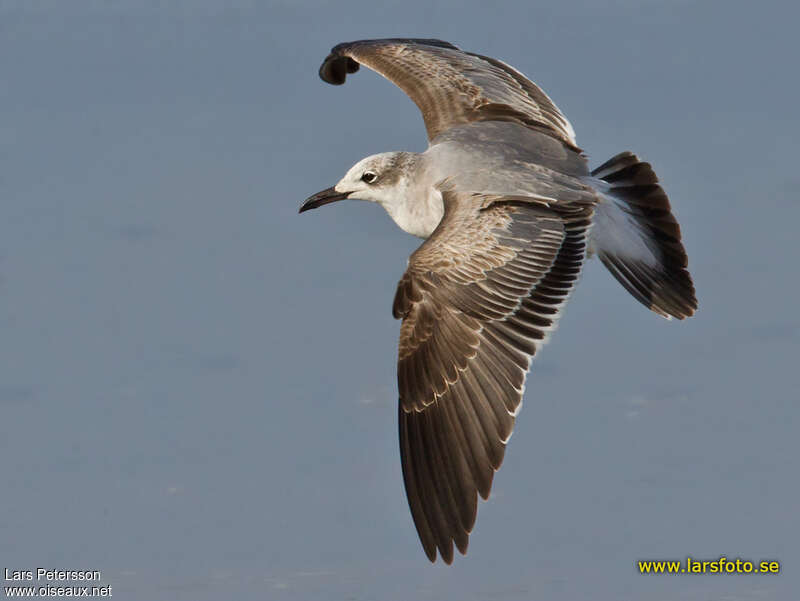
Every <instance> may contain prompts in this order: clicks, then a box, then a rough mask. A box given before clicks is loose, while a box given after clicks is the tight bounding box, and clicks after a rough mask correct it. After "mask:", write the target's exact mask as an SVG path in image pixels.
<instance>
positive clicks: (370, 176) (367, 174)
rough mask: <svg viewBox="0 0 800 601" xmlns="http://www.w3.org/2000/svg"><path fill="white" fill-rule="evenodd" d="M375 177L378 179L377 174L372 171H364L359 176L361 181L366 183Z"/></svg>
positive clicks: (372, 180) (369, 182)
mask: <svg viewBox="0 0 800 601" xmlns="http://www.w3.org/2000/svg"><path fill="white" fill-rule="evenodd" d="M376 179H378V176H377V175H376V174H375V173H373V172H372V171H365V172H364V175H362V176H361V181H362V182H364V183H367V184H371V183H372V182H374V181H375V180H376Z"/></svg>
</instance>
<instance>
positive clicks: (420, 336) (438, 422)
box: [394, 192, 592, 563]
mask: <svg viewBox="0 0 800 601" xmlns="http://www.w3.org/2000/svg"><path fill="white" fill-rule="evenodd" d="M443 197H444V201H445V215H444V217H443V219H442V222H441V223H440V225H439V227H438V228H437V230H436V231H435V232H434V233H433V235H432V236H431V237H430V238H429V239H428V240H427V241H426V242H425V243H424V244H423V245H422V246H421V247H420V248H419V249H418V250H417V251H416V252H415V253H414V254H413V255H412V256H411V259H410V261H409V266H408V270H407V271H406V273H405V275H404V276H403V279H402V280H401V281H400V283H399V285H398V288H397V294H396V296H395V302H394V315H395V317H398V318H400V317H402V318H403V324H402V326H401V329H400V344H399V362H398V385H399V396H400V409H399V429H400V454H401V459H402V466H403V478H404V481H405V486H406V494H407V496H408V503H409V506H410V508H411V514H412V516H413V518H414V523H415V525H416V527H417V532H418V533H419V537H420V540H421V542H422V546H423V548H424V549H425V553H426V554H427V555H428V558H429V559H430V560H431V561H435V559H436V550H437V548H438V550H439V553H440V554H441V556H442V559H444V561H445V562H447V563H451V562H452V560H453V543H454V542H455V546H456V547H457V548H458V549H459V551H461V553H465V552H466V550H467V544H468V537H469V533H470V531H471V530H472V527H473V525H474V523H475V517H476V514H477V496H478V494H479V493H480V495H481V497H483V498H484V499H486V498H487V497H488V496H489V492H490V489H491V485H492V478H493V476H494V472H495V471H496V470H497V469H498V468H499V467H500V464H501V462H502V460H503V454H504V452H505V445H506V442H507V441H508V439H509V437H510V436H511V431H512V428H513V426H514V418H515V415H516V414H517V412H518V411H519V408H520V405H521V402H522V393H523V389H524V384H525V376H526V375H527V372H528V368H529V365H530V360H531V358H532V357H533V355H534V354H535V353H536V351H537V349H538V348H539V347H540V346H541V345H542V344H543V343H544V342H545V339H546V337H547V335H548V334H549V332H550V331H552V330H553V329H554V328H555V326H556V322H557V320H558V317H559V314H560V311H561V308H562V306H563V305H564V303H565V302H566V300H567V298H568V296H569V293H570V291H571V290H572V287H573V285H574V284H575V282H576V281H577V278H578V275H579V273H580V269H581V265H582V264H583V260H584V257H585V252H586V234H587V228H588V226H589V219H590V216H591V210H592V209H591V208H586V207H584V208H579V209H574V210H573V211H572V212H566V211H561V210H560V209H559V211H561V212H556V211H555V210H553V209H550V208H548V207H546V206H543V205H539V204H535V203H531V202H530V199H523V198H512V197H487V196H476V195H465V194H460V193H455V192H445V193H444V194H443Z"/></svg>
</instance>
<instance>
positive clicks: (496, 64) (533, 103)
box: [319, 39, 579, 150]
mask: <svg viewBox="0 0 800 601" xmlns="http://www.w3.org/2000/svg"><path fill="white" fill-rule="evenodd" d="M359 65H366V66H367V67H369V68H370V69H372V70H373V71H376V72H378V73H380V74H381V75H383V76H384V77H385V78H387V79H388V80H389V81H391V82H392V83H394V84H395V85H397V86H398V87H399V88H401V89H402V90H403V91H404V92H405V93H406V94H408V96H409V97H410V98H411V100H413V101H414V103H415V104H416V105H417V106H418V107H419V109H420V111H422V118H423V119H424V120H425V127H426V129H427V130H428V139H429V140H433V139H434V138H436V136H438V135H439V134H441V133H442V132H444V131H446V130H448V129H450V128H452V127H456V126H458V125H465V124H468V123H473V122H476V121H513V122H517V123H519V124H521V125H523V126H525V127H530V128H532V129H536V130H539V131H542V132H544V133H547V134H548V135H550V136H552V137H554V138H556V139H559V140H561V141H562V142H564V143H565V144H567V145H568V146H570V147H571V148H573V149H575V150H579V149H578V147H577V146H576V144H575V132H574V131H573V129H572V126H571V125H570V123H569V121H567V119H566V117H564V115H563V114H561V111H559V110H558V107H557V106H556V105H555V104H554V103H553V101H552V100H550V98H548V96H547V94H545V93H544V92H543V91H542V90H541V88H539V86H537V85H536V84H535V83H533V82H532V81H530V80H529V79H528V78H526V77H525V76H524V75H523V74H522V73H520V72H519V71H517V70H516V69H514V68H513V67H510V66H509V65H506V64H505V63H503V62H501V61H499V60H497V59H493V58H489V57H486V56H481V55H479V54H472V53H470V52H464V51H462V50H460V49H459V48H457V47H456V46H453V45H452V44H450V43H448V42H442V41H440V40H414V39H386V40H361V41H357V42H347V43H344V44H339V45H338V46H335V47H334V48H333V49H332V50H331V53H330V54H329V55H328V57H327V58H326V59H325V61H324V62H323V63H322V66H321V67H320V70H319V74H320V77H321V78H322V79H323V80H324V81H326V82H328V83H331V84H334V85H340V84H343V83H344V82H345V79H346V77H347V74H348V73H354V72H356V71H358V68H359Z"/></svg>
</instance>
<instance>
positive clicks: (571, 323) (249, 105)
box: [0, 0, 800, 601]
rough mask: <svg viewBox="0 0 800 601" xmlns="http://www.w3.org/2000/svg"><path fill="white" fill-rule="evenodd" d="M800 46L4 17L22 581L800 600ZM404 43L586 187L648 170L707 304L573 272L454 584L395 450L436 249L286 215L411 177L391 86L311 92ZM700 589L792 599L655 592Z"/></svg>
mask: <svg viewBox="0 0 800 601" xmlns="http://www.w3.org/2000/svg"><path fill="white" fill-rule="evenodd" d="M798 18H800V9H798V7H797V4H796V3H792V2H788V1H786V2H770V1H765V2H760V3H751V2H734V1H722V0H719V1H688V0H686V1H680V0H675V1H669V2H662V1H658V2H657V1H639V2H634V1H630V0H615V1H611V2H603V3H598V2H593V1H590V0H583V1H562V2H554V1H553V2H550V1H548V2H527V1H522V0H516V1H512V2H503V3H500V4H497V5H493V6H490V5H489V4H488V3H486V2H476V1H472V0H468V1H465V0H459V1H458V2H455V1H453V2H437V3H435V5H431V4H430V3H428V2H421V1H420V2H416V1H414V2H412V1H407V2H403V3H398V4H395V5H392V6H388V5H382V4H376V3H374V2H364V1H348V2H341V1H340V2H332V1H331V2H317V3H311V2H304V1H297V0H292V1H289V0H274V1H273V0H270V1H266V2H256V1H250V2H245V1H232V2H224V3H223V2H221V1H220V2H209V1H207V0H197V1H189V0H183V1H176V2H161V1H139V2H121V1H114V0H110V1H101V0H96V1H92V2H88V1H80V0H75V1H72V2H68V3H67V2H57V1H55V0H51V1H40V0H28V1H24V2H23V1H10V0H5V1H2V2H0V73H2V84H0V336H1V338H0V339H1V340H2V342H1V343H0V415H1V416H2V417H0V458H1V462H0V463H1V465H2V484H1V485H0V488H1V489H2V492H0V568H7V569H9V570H13V569H33V570H35V569H36V568H38V567H45V568H48V569H99V570H101V572H102V576H103V580H104V582H105V583H106V584H109V585H111V586H112V587H113V594H114V598H118V599H134V600H142V601H160V600H164V601H172V600H182V599H186V600H193V601H204V600H210V599H220V598H229V599H269V600H273V599H274V600H277V601H282V600H308V599H322V600H342V599H346V600H373V599H374V600H379V601H390V600H397V601H407V600H408V599H441V600H451V599H459V600H476V601H485V600H523V599H524V600H534V599H535V600H540V599H541V600H564V601H567V600H569V601H573V600H579V599H591V600H592V601H601V600H608V601H612V600H613V601H618V600H639V599H648V600H651V599H652V600H664V601H667V600H669V601H672V600H675V599H682V600H708V599H725V600H734V599H735V600H745V599H746V600H750V599H758V600H762V599H769V600H790V599H797V591H798V590H800V576H799V574H800V572H798V568H797V566H798V562H799V561H800V550H799V549H798V540H799V539H800V512H798V496H799V495H800V484H798V461H797V460H798V451H800V443H798V436H797V429H798V424H799V423H800V404H799V403H798V401H799V400H800V384H799V383H798V378H797V369H798V358H799V357H800V318H798V312H797V297H798V293H800V278H798V275H799V274H800V270H799V269H798V265H797V259H798V249H797V222H798V219H800V196H798V192H797V191H798V188H800V175H798V169H797V149H796V144H797V139H798V134H800V126H798V123H800V122H799V121H798V118H797V101H798V97H800V84H798V78H797V72H796V69H797V65H796V62H797V56H798V43H797V41H796V24H797V21H798ZM390 36H413V37H438V38H441V39H445V40H448V41H451V42H453V43H455V44H457V45H459V46H461V47H462V48H464V49H467V50H470V51H473V52H479V53H481V54H486V55H489V56H494V57H497V58H500V59H502V60H504V61H506V62H508V63H510V64H511V65H513V66H515V67H516V68H518V69H520V70H521V71H523V72H524V73H526V74H527V75H528V76H529V77H530V78H531V79H533V80H534V81H536V82H537V83H538V84H539V85H541V86H542V87H543V89H544V90H545V91H546V92H547V93H548V94H549V95H550V96H551V97H552V98H553V100H554V101H555V102H556V103H557V104H558V106H559V107H560V108H561V109H562V110H563V112H564V113H565V114H566V115H567V117H568V118H569V119H570V121H571V122H572V124H573V125H574V127H575V130H576V132H577V139H578V143H579V144H580V146H581V147H582V148H584V149H585V151H586V153H587V155H588V156H589V160H590V164H591V165H592V166H597V165H598V164H600V163H601V162H603V161H605V160H606V159H608V158H609V157H610V156H612V155H613V154H615V153H617V152H620V151H622V150H628V149H630V150H633V151H635V152H636V153H638V154H639V155H640V156H642V157H643V158H645V159H646V160H648V161H650V162H651V163H652V164H653V166H654V167H655V169H656V172H657V173H658V175H659V176H660V178H661V179H662V181H663V183H664V187H665V188H666V190H667V192H668V193H669V195H670V198H671V200H672V204H673V208H674V212H675V214H676V215H677V217H678V219H679V220H680V223H681V225H682V228H683V233H684V241H685V245H686V248H687V251H688V253H689V257H690V268H691V271H692V273H693V275H694V279H695V283H696V285H697V291H698V298H699V301H700V310H699V313H698V314H697V316H696V317H695V318H693V319H690V320H688V321H685V322H667V321H665V320H663V319H660V318H658V317H657V316H656V315H654V314H651V313H649V312H648V311H646V310H645V309H644V308H642V307H641V306H640V305H639V304H638V303H637V302H636V301H635V300H633V298H632V297H630V296H629V295H628V294H627V293H626V292H625V290H624V289H623V288H622V287H621V286H620V285H619V284H617V283H616V281H615V280H614V279H613V278H612V277H611V276H610V275H609V274H608V273H607V272H606V271H605V269H604V268H603V267H602V265H600V264H599V263H598V262H594V261H592V262H591V263H590V264H589V265H588V266H587V268H586V270H585V272H584V276H583V281H582V282H581V285H580V286H579V287H578V289H577V291H576V293H575V294H574V295H573V298H572V301H571V302H570V304H569V306H568V308H567V311H566V314H565V317H564V319H563V320H562V322H561V326H560V330H559V331H558V333H557V334H556V335H555V336H554V337H553V338H552V341H551V343H550V344H549V346H548V347H547V348H546V349H545V350H544V352H542V353H541V355H540V356H539V357H537V358H536V360H535V361H534V364H533V369H532V373H531V377H530V379H529V380H528V386H527V393H526V396H525V407H524V410H523V411H522V413H521V414H520V416H519V419H518V421H517V428H516V431H515V435H514V437H513V439H512V442H511V443H510V445H509V449H508V452H507V454H506V460H505V464H504V466H503V468H502V469H501V470H500V472H499V473H498V475H497V476H496V478H495V486H494V492H493V495H492V498H491V499H490V501H489V502H488V503H485V504H482V505H481V507H480V511H479V515H478V521H477V527H476V530H475V532H474V534H473V536H472V538H471V544H470V552H469V555H468V556H467V557H460V556H459V557H457V559H456V561H455V564H454V565H453V566H452V567H447V566H444V565H443V564H441V563H437V564H436V565H430V564H429V563H428V561H427V559H426V558H425V556H424V554H423V552H422V548H421V546H420V544H419V542H418V539H417V535H416V532H415V530H414V527H413V524H412V521H411V516H410V514H409V511H408V507H407V504H406V499H405V495H404V492H403V485H402V477H401V473H400V463H399V453H398V449H397V440H396V436H397V434H396V419H397V416H396V402H397V399H396V380H395V377H396V376H395V360H396V354H395V353H396V344H397V334H398V330H399V322H397V321H395V320H393V319H392V318H391V311H390V309H391V302H392V298H393V295H394V290H395V285H396V283H397V280H398V279H399V278H400V276H401V275H402V273H403V270H404V269H405V264H406V259H407V257H408V255H409V254H410V253H411V252H412V251H413V250H414V248H416V247H417V246H418V244H419V240H417V239H415V238H412V237H410V236H408V235H407V234H404V233H403V232H401V231H400V230H399V229H397V228H396V227H395V226H394V224H393V223H392V222H391V220H390V219H389V217H388V216H387V215H386V214H385V213H384V212H383V210H382V209H380V208H379V207H378V206H375V205H372V204H367V203H358V202H349V203H341V204H340V205H337V206H333V207H330V208H327V207H326V208H325V209H323V210H320V211H314V212H312V213H308V214H304V215H302V216H298V215H297V209H298V206H299V204H300V203H301V202H302V200H303V199H305V198H306V197H307V196H309V195H310V194H312V193H314V192H317V191H318V190H321V189H322V188H326V187H328V186H330V185H333V184H334V183H335V182H336V181H337V180H338V179H339V178H340V177H341V176H342V175H343V174H344V172H345V171H346V169H347V168H349V167H350V165H351V164H352V163H354V162H355V161H356V160H358V159H360V158H361V157H363V156H366V155H368V154H372V153H375V152H380V151H388V150H418V151H420V150H423V149H424V148H425V146H426V139H425V133H424V128H423V125H422V120H421V118H420V116H419V114H418V112H417V109H416V107H415V106H414V105H413V104H412V103H411V102H410V101H409V100H408V99H407V98H406V96H405V95H404V94H403V93H402V92H401V91H400V90H399V89H397V88H395V87H394V86H393V85H392V84H390V83H389V82H387V81H385V80H383V79H381V78H380V77H379V76H377V75H376V74H374V73H372V72H370V71H368V70H366V69H364V70H362V71H361V72H359V73H358V74H357V75H356V76H355V77H352V78H351V79H350V80H348V83H347V85H346V86H343V87H341V88H336V87H332V86H328V85H325V84H324V83H323V82H321V81H320V80H319V79H318V77H317V68H318V67H319V64H320V62H321V61H322V59H323V58H324V57H325V55H326V54H327V52H328V51H329V49H330V48H331V46H333V45H334V44H336V43H338V42H342V41H348V40H353V39H361V38H372V37H390ZM687 555H689V556H691V557H694V558H701V559H716V558H718V557H719V556H721V555H724V556H726V557H729V558H737V557H741V558H744V559H750V560H754V561H758V560H761V559H774V560H779V561H781V562H782V564H783V566H784V569H783V572H782V573H781V574H780V575H777V576H766V575H749V576H745V575H708V574H707V575H693V576H687V575H684V576H666V575H661V576H653V575H650V576H645V575H639V574H638V571H637V569H636V561H637V560H640V559H676V560H678V559H680V560H683V559H685V557H686V556H687ZM4 584H8V583H4Z"/></svg>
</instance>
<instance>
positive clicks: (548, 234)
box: [300, 38, 697, 564]
mask: <svg viewBox="0 0 800 601" xmlns="http://www.w3.org/2000/svg"><path fill="white" fill-rule="evenodd" d="M360 65H365V66H366V67H368V68H370V69H372V70H373V71H376V72H377V73H379V74H380V75H382V76H384V77H385V78H387V79H388V80H390V81H391V82H393V83H394V84H395V85H397V86H398V87H399V88H400V89H402V90H403V91H404V92H405V93H406V94H407V95H408V96H409V97H410V98H411V100H413V101H414V103H415V104H416V105H417V107H418V108H419V109H420V111H421V112H422V118H423V120H424V122H425V128H426V130H427V134H428V143H429V145H428V148H427V150H426V151H425V152H422V153H415V152H385V153H381V154H376V155H373V156H369V157H367V158H365V159H362V160H361V161H359V162H358V163H356V164H355V165H354V166H353V167H351V168H350V170H349V171H347V173H346V174H345V176H344V177H343V178H342V179H341V181H339V183H337V184H336V185H335V186H333V187H332V188H328V189H326V190H323V191H322V192H319V193H317V194H314V195H313V196H311V197H310V198H308V199H307V200H306V201H305V202H304V203H303V204H302V206H301V207H300V212H301V213H302V212H304V211H307V210H309V209H314V208H317V207H321V206H323V205H326V204H330V203H333V202H336V201H340V200H344V199H348V198H353V199H359V200H365V201H371V202H376V203H378V204H380V205H381V206H382V207H383V208H384V209H386V211H387V213H389V216H390V217H391V218H392V219H393V220H394V222H395V223H396V224H397V225H398V226H399V227H400V228H401V229H402V230H404V231H406V232H408V233H410V234H413V235H414V236H418V237H420V238H423V239H425V242H423V243H422V245H421V246H420V247H419V248H418V249H417V250H416V251H414V253H413V254H412V255H411V257H410V258H409V260H408V267H407V269H406V272H405V274H404V275H403V277H402V278H401V280H400V282H399V284H398V286H397V292H396V294H395V298H394V305H393V308H392V312H393V315H394V317H395V318H397V319H402V325H401V326H400V342H399V348H398V365H397V379H398V393H399V410H398V415H399V434H400V455H401V463H402V471H403V480H404V482H405V490H406V496H407V498H408V504H409V507H410V509H411V515H412V518H413V520H414V524H415V526H416V529H417V533H418V534H419V538H420V541H421V543H422V547H423V549H424V551H425V554H426V555H427V556H428V559H430V560H431V561H432V562H434V561H436V556H437V550H438V553H439V555H440V556H441V557H442V559H443V560H444V561H445V562H446V563H448V564H450V563H452V561H453V546H454V545H455V547H456V548H457V549H458V550H459V552H461V553H462V554H466V551H467V545H468V542H469V535H470V533H471V532H472V529H473V526H474V524H475V519H476V516H477V509H478V495H480V496H481V497H482V498H483V499H484V500H485V499H488V497H489V492H490V490H491V486H492V479H493V477H494V473H495V472H496V471H497V470H498V469H499V468H500V464H501V463H502V461H503V456H504V454H505V448H506V443H507V442H508V440H509V438H510V437H511V432H512V428H513V426H514V420H515V417H516V415H517V414H518V412H519V410H520V407H521V404H522V396H523V392H524V386H525V378H526V376H527V374H528V370H529V368H530V364H531V359H532V358H533V357H534V355H536V353H537V352H538V351H539V349H540V348H541V347H542V345H543V344H544V343H545V342H546V341H547V339H548V337H549V336H550V334H551V333H552V332H553V330H554V329H555V327H556V325H557V323H558V320H559V318H560V316H561V313H562V311H563V308H564V304H565V303H566V302H567V300H568V298H569V296H570V294H571V292H572V290H573V288H574V286H575V284H576V282H577V280H578V277H579V275H580V272H581V268H582V266H583V263H584V261H585V260H586V258H587V257H588V256H592V255H596V256H597V257H598V258H599V259H600V261H602V263H603V264H604V265H605V266H606V267H607V268H608V270H609V271H610V272H611V274H612V275H613V276H614V277H615V278H616V279H617V280H618V281H619V282H620V283H621V284H622V285H623V286H624V287H625V289H626V290H627V291H628V292H629V293H630V294H631V295H633V297H634V298H636V299H637V300H638V301H639V302H641V303H642V304H643V305H644V306H645V307H647V308H648V309H650V310H651V311H653V312H655V313H657V314H658V315H661V316H663V317H666V318H668V319H669V318H672V317H674V318H677V319H683V318H685V317H689V316H691V315H693V314H694V312H695V310H696V308H697V300H696V298H695V290H694V285H693V283H692V279H691V276H690V275H689V272H688V270H687V257H686V252H685V250H684V247H683V244H682V242H681V231H680V227H679V226H678V222H677V221H676V219H675V217H674V216H673V215H672V210H671V207H670V203H669V200H668V199H667V195H666V194H665V192H664V190H663V189H662V187H661V186H660V185H659V183H658V178H657V177H656V175H655V173H654V171H653V169H652V167H651V166H650V164H648V163H646V162H644V161H641V160H640V159H639V158H638V157H637V156H636V155H635V154H633V153H631V152H622V153H620V154H618V155H616V156H614V157H612V158H611V159H609V160H608V161H606V162H605V163H603V164H602V165H600V166H599V167H597V168H596V169H594V170H593V171H591V172H590V171H589V169H588V166H587V159H586V157H585V155H584V154H583V152H582V151H581V149H580V148H579V147H578V146H577V144H576V141H575V132H574V130H573V129H572V126H571V125H570V123H569V121H567V119H566V117H564V115H563V114H562V113H561V111H560V110H559V109H558V107H556V105H555V104H554V103H553V101H552V100H550V98H549V97H548V96H547V95H546V94H545V93H544V92H543V91H542V90H541V89H540V88H539V87H538V86H537V85H536V84H535V83H533V82H532V81H531V80H529V79H528V78H527V77H525V76H524V75H523V74H522V73H520V72H519V71H517V70H516V69H514V68H513V67H511V66H509V65H507V64H506V63H504V62H501V61H499V60H497V59H494V58H490V57H487V56H481V55H479V54H473V53H470V52H464V51H462V50H460V49H459V48H458V47H456V46H454V45H452V44H450V43H448V42H443V41H441V40H423V39H399V38H398V39H383V40H361V41H355V42H348V43H344V44H339V45H338V46H335V47H334V48H333V49H332V50H331V53H330V54H329V55H328V57H327V58H326V59H325V60H324V62H323V63H322V66H321V67H320V70H319V74H320V77H321V78H322V79H323V80H324V81H326V82H327V83H330V84H334V85H341V84H343V83H344V82H345V79H346V77H347V75H348V74H351V73H355V72H356V71H358V69H359V66H360Z"/></svg>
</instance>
